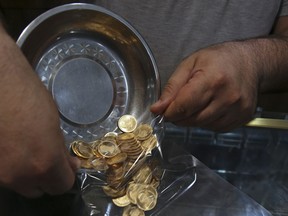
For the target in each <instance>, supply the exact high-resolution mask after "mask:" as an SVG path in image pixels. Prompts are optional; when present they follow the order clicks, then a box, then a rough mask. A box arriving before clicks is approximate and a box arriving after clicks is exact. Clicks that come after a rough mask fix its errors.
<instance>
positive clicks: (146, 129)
mask: <svg viewBox="0 0 288 216" xmlns="http://www.w3.org/2000/svg"><path fill="white" fill-rule="evenodd" d="M152 132H153V129H152V127H151V126H150V125H149V124H141V125H139V126H138V127H137V128H136V129H135V131H134V134H135V136H136V138H137V139H138V140H146V139H148V138H149V137H150V136H151V135H152Z"/></svg>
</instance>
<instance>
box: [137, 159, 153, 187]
mask: <svg viewBox="0 0 288 216" xmlns="http://www.w3.org/2000/svg"><path fill="white" fill-rule="evenodd" d="M132 179H133V181H134V182H135V183H139V184H150V183H151V180H152V170H151V169H150V167H149V166H148V165H147V164H144V165H143V166H142V167H141V168H140V169H139V170H138V171H137V172H136V173H135V175H134V176H133V177H132Z"/></svg>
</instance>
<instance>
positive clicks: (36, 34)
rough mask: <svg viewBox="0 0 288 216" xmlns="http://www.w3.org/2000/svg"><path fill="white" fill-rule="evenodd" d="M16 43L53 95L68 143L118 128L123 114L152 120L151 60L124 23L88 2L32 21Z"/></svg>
mask: <svg viewBox="0 0 288 216" xmlns="http://www.w3.org/2000/svg"><path fill="white" fill-rule="evenodd" d="M17 44H18V45H19V46H20V47H21V49H22V50H23V52H24V54H25V56H26V57H27V59H28V61H29V62H30V63H31V65H32V66H33V67H34V69H35V71H36V72H37V73H38V75H39V78H40V79H41V81H42V82H43V84H44V85H45V86H46V87H47V89H48V90H49V91H50V92H51V93H52V95H53V98H54V100H55V101H56V103H57V106H58V110H59V113H60V118H61V128H62V130H63V132H64V134H65V137H66V140H67V141H68V142H70V141H73V140H75V139H82V140H85V141H90V140H93V139H96V138H98V137H99V136H102V135H104V134H105V133H107V132H109V131H115V130H117V120H118V119H119V117H121V116H122V115H124V114H131V115H134V116H135V117H136V118H137V120H138V121H139V122H149V121H150V120H151V119H152V118H153V116H152V115H151V113H150V111H149V107H150V105H151V104H153V103H154V102H155V101H156V100H157V99H158V97H159V94H160V81H159V75H158V70H157V66H156V63H155V60H154V57H153V55H152V53H151V51H150V49H149V47H148V45H147V44H146V42H145V41H144V39H143V38H142V36H141V35H140V34H139V33H138V32H137V30H135V29H134V27H133V26H131V25H130V24H129V23H128V22H127V21H126V20H124V19H123V18H121V17H120V16H118V15H116V14H114V13H112V12H111V11H108V10H106V9H104V8H102V7H99V6H96V5H92V4H82V3H75V4H67V5H62V6H59V7H56V8H53V9H51V10H49V11H47V12H45V13H44V14H42V15H40V16H39V17H37V18H36V19H35V20H34V21H32V22H31V23H30V24H29V25H28V26H27V27H26V29H25V30H24V31H23V32H22V34H21V35H20V37H19V39H18V41H17Z"/></svg>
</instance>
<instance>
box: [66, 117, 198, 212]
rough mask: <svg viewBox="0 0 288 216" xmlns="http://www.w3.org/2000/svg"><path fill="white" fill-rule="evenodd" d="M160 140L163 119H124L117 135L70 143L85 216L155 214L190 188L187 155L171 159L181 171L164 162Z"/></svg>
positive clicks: (191, 182)
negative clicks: (76, 162) (77, 167)
mask: <svg viewBox="0 0 288 216" xmlns="http://www.w3.org/2000/svg"><path fill="white" fill-rule="evenodd" d="M163 137H164V121H163V117H162V116H160V115H159V116H156V117H154V118H152V120H149V121H148V122H137V120H136V118H135V117H134V116H133V115H123V116H122V117H120V118H119V121H118V125H117V130H115V131H113V132H109V133H107V134H105V135H104V136H103V137H101V138H100V139H97V140H94V141H93V142H90V143H86V142H83V141H80V140H78V141H74V142H72V143H71V150H72V152H73V154H75V156H77V157H79V158H80V160H81V162H82V169H81V170H80V172H79V174H78V176H79V179H80V182H81V185H80V189H81V193H82V197H83V199H84V201H85V204H86V207H87V208H88V211H90V213H89V215H101V213H100V214H98V213H99V212H102V213H103V215H104V212H106V213H105V215H153V214H157V212H160V211H161V210H163V208H164V206H165V207H167V206H168V204H169V203H170V202H171V201H172V200H173V199H176V198H177V197H178V196H180V195H181V194H182V193H183V192H185V191H186V190H187V189H188V188H189V187H191V185H192V184H193V183H194V181H195V179H196V178H194V174H195V173H193V175H192V176H193V178H192V179H191V173H188V172H187V170H189V169H190V168H191V167H194V164H193V159H192V157H191V155H189V154H187V155H186V157H183V154H181V155H180V157H178V158H177V157H174V160H175V161H176V160H177V161H178V162H179V161H184V163H182V164H181V163H180V166H179V163H178V166H175V164H174V165H173V163H169V162H167V161H165V160H164V157H163V152H162V146H161V142H162V139H163ZM177 148H178V147H177ZM178 149H179V148H178ZM169 151H170V152H171V148H170V147H169ZM172 152H175V150H172ZM165 154H166V155H167V153H165ZM170 162H171V161H170ZM190 170H191V169H190ZM193 172H194V171H193ZM107 208H109V212H110V213H109V214H107ZM93 212H94V213H95V212H96V213H97V214H96V213H95V214H94V213H93Z"/></svg>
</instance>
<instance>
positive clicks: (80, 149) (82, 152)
mask: <svg viewBox="0 0 288 216" xmlns="http://www.w3.org/2000/svg"><path fill="white" fill-rule="evenodd" d="M72 150H73V152H74V153H75V154H76V155H77V156H78V157H80V158H84V159H88V158H91V157H93V152H92V149H91V146H90V145H89V144H88V143H85V142H83V141H76V142H73V145H72Z"/></svg>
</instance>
